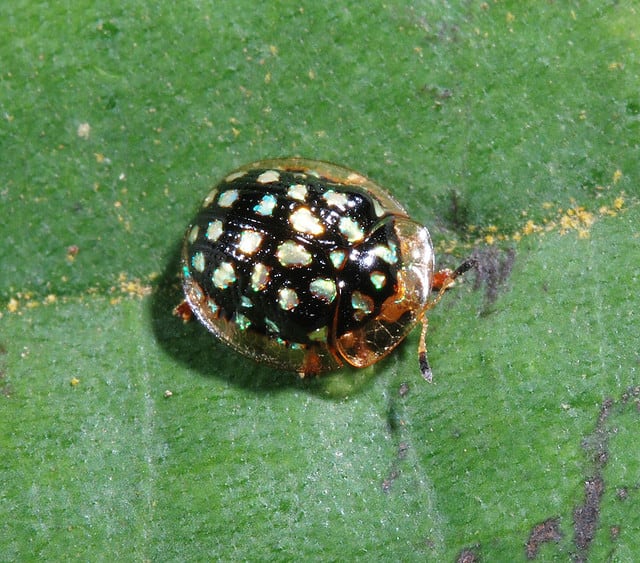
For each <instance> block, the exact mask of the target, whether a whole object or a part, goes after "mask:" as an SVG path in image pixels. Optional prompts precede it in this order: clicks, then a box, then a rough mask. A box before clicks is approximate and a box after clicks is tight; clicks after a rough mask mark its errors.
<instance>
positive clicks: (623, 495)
mask: <svg viewBox="0 0 640 563" xmlns="http://www.w3.org/2000/svg"><path fill="white" fill-rule="evenodd" d="M616 497H618V500H627V499H628V498H629V489H627V488H626V487H621V488H620V489H617V490H616Z"/></svg>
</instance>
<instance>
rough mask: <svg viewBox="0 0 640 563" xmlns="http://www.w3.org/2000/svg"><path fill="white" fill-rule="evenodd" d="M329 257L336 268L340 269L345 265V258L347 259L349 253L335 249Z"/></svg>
mask: <svg viewBox="0 0 640 563" xmlns="http://www.w3.org/2000/svg"><path fill="white" fill-rule="evenodd" d="M329 258H330V259H331V263H332V264H333V267H334V268H335V269H336V270H339V269H340V268H342V266H343V265H344V262H345V260H346V259H347V253H346V252H345V251H344V250H333V251H332V252H331V253H330V254H329Z"/></svg>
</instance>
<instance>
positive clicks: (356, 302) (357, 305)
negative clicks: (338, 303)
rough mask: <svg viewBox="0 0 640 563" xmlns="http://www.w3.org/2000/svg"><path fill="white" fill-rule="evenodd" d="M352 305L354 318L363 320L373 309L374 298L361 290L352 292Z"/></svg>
mask: <svg viewBox="0 0 640 563" xmlns="http://www.w3.org/2000/svg"><path fill="white" fill-rule="evenodd" d="M351 306H352V307H353V318H354V319H355V320H356V321H361V320H362V319H364V318H365V317H366V316H367V315H368V314H370V313H371V312H372V311H373V299H371V297H369V296H368V295H365V294H364V293H361V292H360V291H354V292H353V293H352V294H351Z"/></svg>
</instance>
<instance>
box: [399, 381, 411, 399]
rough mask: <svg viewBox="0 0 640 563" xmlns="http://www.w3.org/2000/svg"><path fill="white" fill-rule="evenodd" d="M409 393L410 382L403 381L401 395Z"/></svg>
mask: <svg viewBox="0 0 640 563" xmlns="http://www.w3.org/2000/svg"><path fill="white" fill-rule="evenodd" d="M408 393H409V384H408V383H402V385H400V390H399V391H398V394H399V395H400V396H401V397H406V396H407V395H408Z"/></svg>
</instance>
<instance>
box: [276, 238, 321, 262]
mask: <svg viewBox="0 0 640 563" xmlns="http://www.w3.org/2000/svg"><path fill="white" fill-rule="evenodd" d="M276 257H277V258H278V261H279V262H280V264H281V265H282V266H284V267H285V268H300V267H302V266H308V265H309V264H311V262H312V257H311V253H310V252H309V251H308V250H307V249H306V248H305V247H304V246H302V245H301V244H298V243H296V242H293V241H292V240H287V241H285V242H283V243H282V244H281V245H280V246H278V250H277V251H276Z"/></svg>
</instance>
